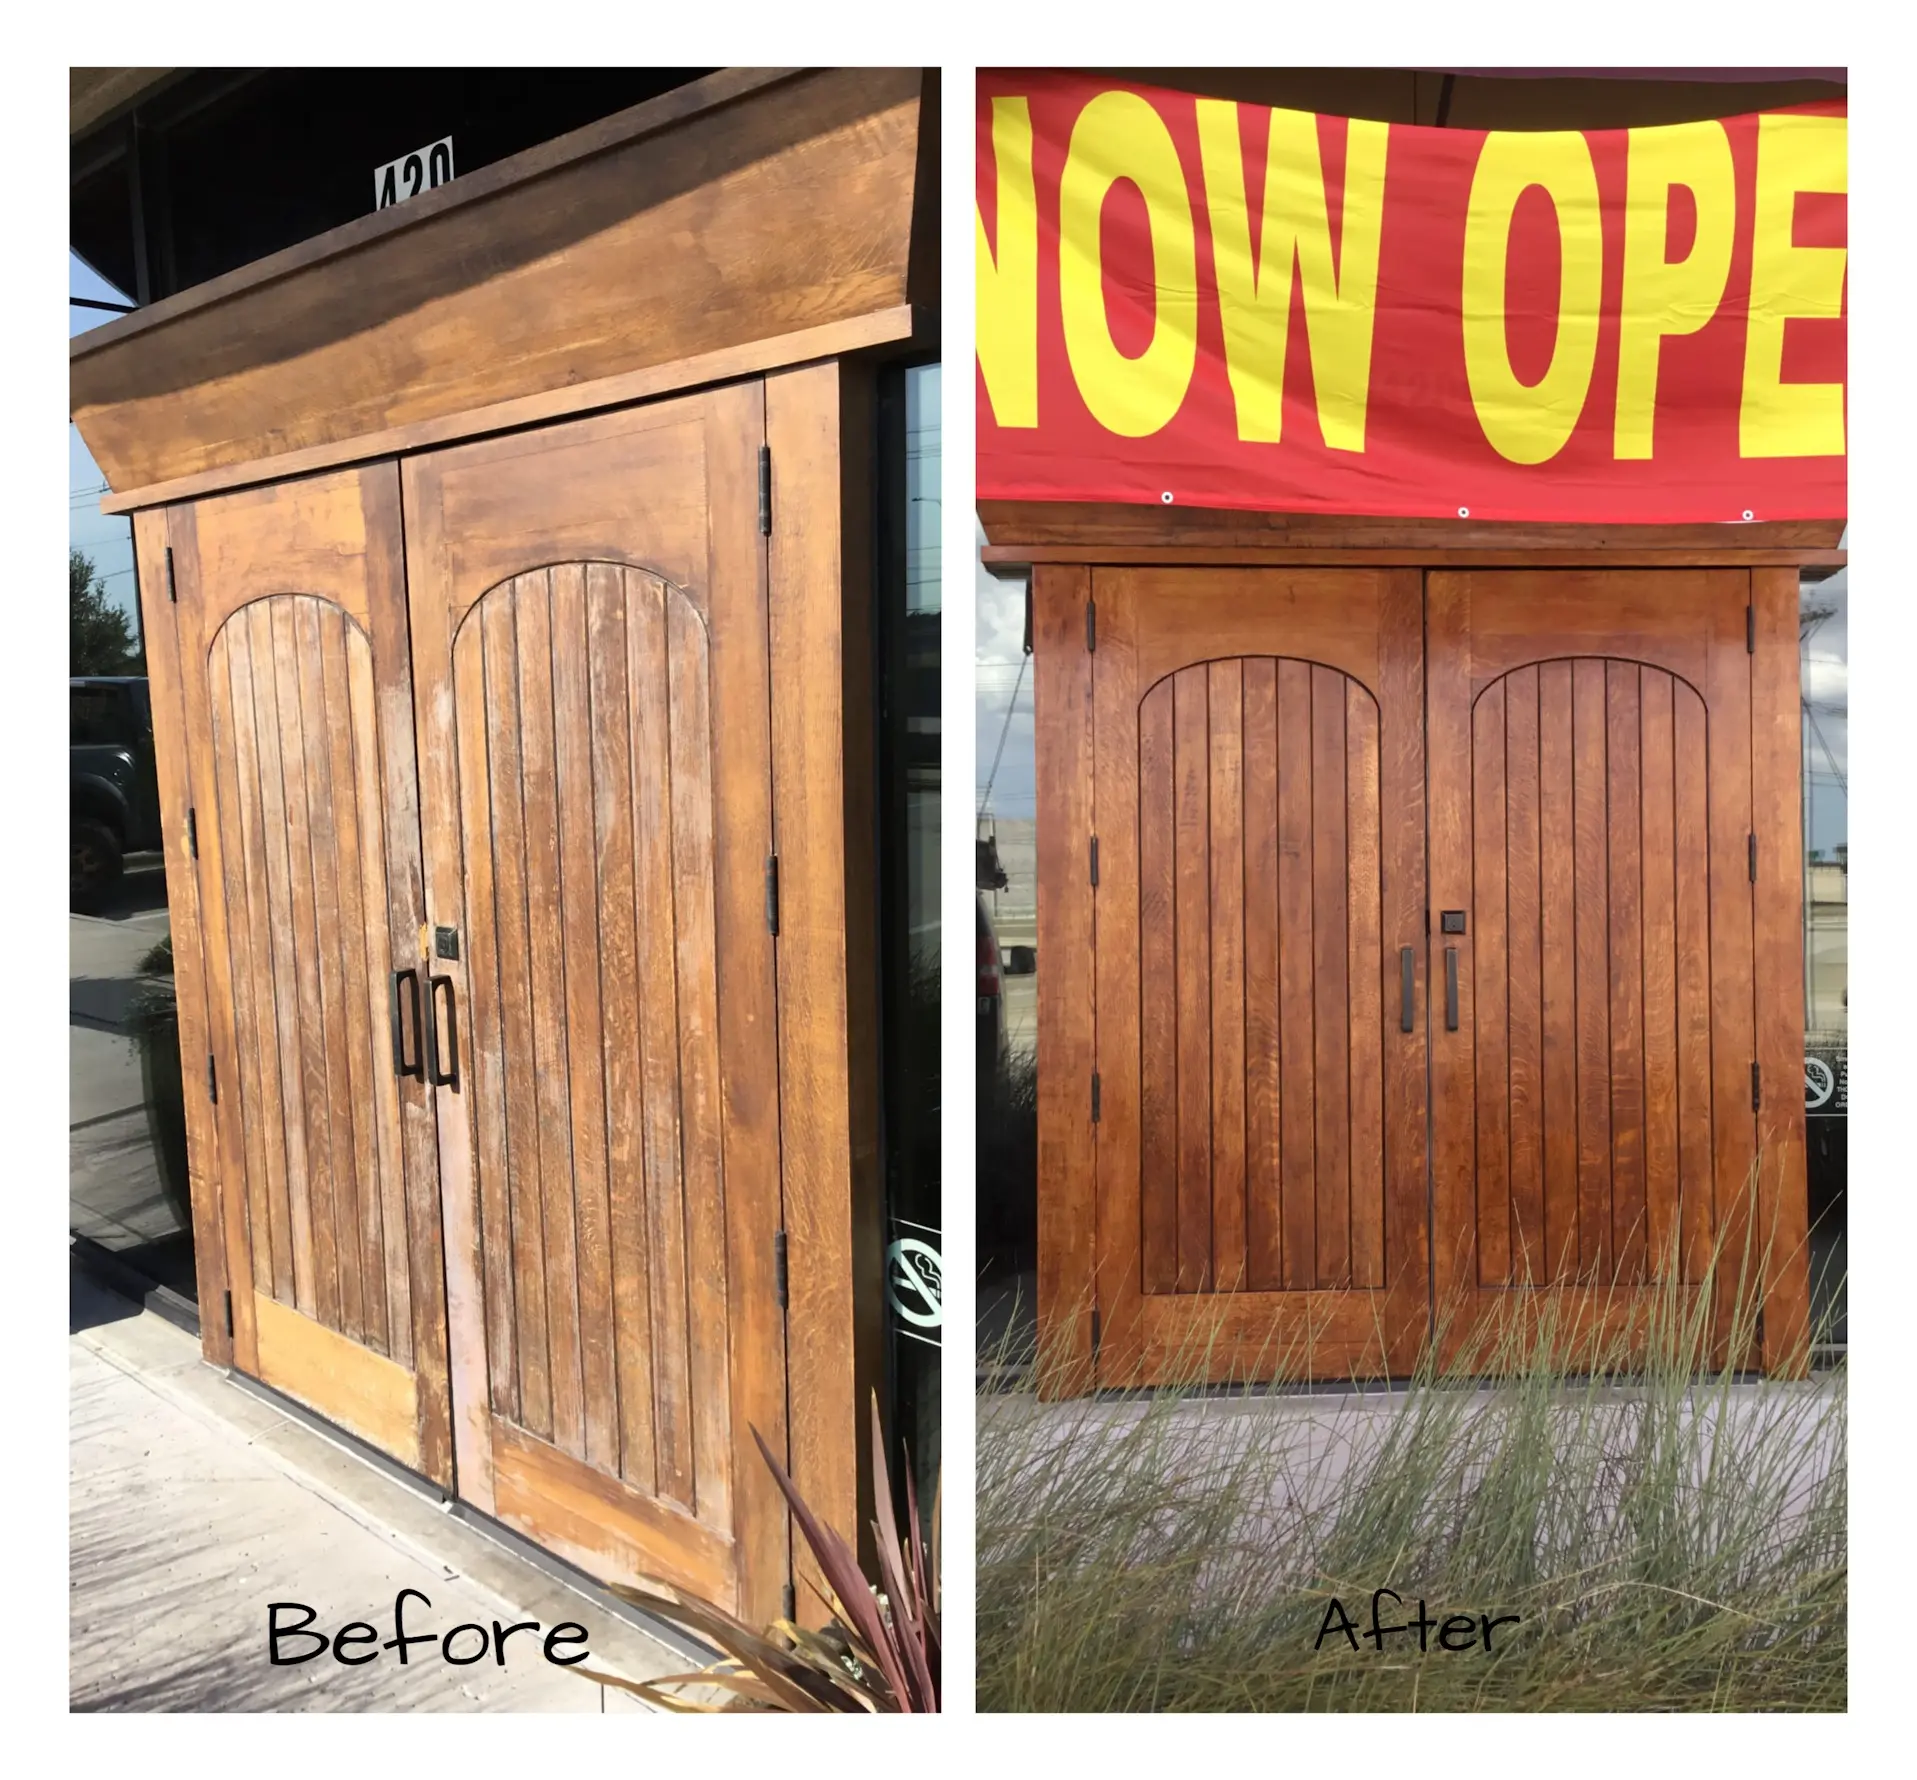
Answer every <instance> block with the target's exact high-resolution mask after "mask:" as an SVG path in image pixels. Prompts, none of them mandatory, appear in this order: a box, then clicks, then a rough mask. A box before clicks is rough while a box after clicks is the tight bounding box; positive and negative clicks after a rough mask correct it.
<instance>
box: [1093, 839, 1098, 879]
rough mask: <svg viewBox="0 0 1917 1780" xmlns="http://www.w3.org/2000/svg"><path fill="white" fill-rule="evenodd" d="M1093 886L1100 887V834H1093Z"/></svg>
mask: <svg viewBox="0 0 1917 1780" xmlns="http://www.w3.org/2000/svg"><path fill="white" fill-rule="evenodd" d="M1092 888H1093V889H1094V890H1096V889H1097V888H1098V836H1097V835H1093V836H1092Z"/></svg>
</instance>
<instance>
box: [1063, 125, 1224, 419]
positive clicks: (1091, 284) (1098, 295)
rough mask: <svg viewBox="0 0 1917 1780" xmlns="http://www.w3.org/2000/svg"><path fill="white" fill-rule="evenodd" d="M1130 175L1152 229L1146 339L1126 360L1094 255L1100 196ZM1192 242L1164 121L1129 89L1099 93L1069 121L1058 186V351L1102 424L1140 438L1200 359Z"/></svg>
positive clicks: (1179, 393) (1181, 391) (1173, 406)
mask: <svg viewBox="0 0 1917 1780" xmlns="http://www.w3.org/2000/svg"><path fill="white" fill-rule="evenodd" d="M1121 179H1129V180H1130V181H1131V182H1132V183H1133V184H1134V185H1136V186H1137V187H1138V189H1139V191H1140V192H1141V193H1143V194H1144V199H1145V214H1146V217H1147V220H1148V222H1149V226H1150V230H1151V246H1152V283H1153V286H1154V291H1153V306H1154V314H1153V327H1152V338H1151V344H1150V345H1149V346H1147V347H1146V348H1145V350H1144V352H1143V353H1141V354H1140V355H1139V356H1138V357H1137V358H1127V357H1126V356H1125V355H1124V354H1123V353H1122V352H1120V351H1119V350H1118V347H1117V346H1116V344H1115V343H1114V342H1113V340H1112V333H1111V326H1110V323H1109V321H1108V319H1107V317H1106V314H1105V286H1104V274H1103V268H1102V266H1101V265H1100V260H1099V217H1100V215H1101V213H1102V212H1103V210H1104V207H1105V194H1106V193H1107V192H1109V191H1110V190H1111V188H1112V186H1113V185H1114V184H1116V183H1117V182H1118V181H1119V180H1121ZM1197 255H1198V248H1197V243H1196V241H1195V240H1194V238H1193V234H1192V218H1191V197H1190V194H1189V193H1188V192H1187V191H1186V189H1185V169H1184V168H1183V166H1182V165H1181V164H1180V163H1179V159H1178V148H1177V145H1176V144H1175V143H1174V142H1173V141H1172V137H1171V131H1170V130H1168V129H1167V128H1166V127H1165V120H1164V119H1163V118H1161V117H1160V116H1159V115H1158V113H1157V112H1156V111H1154V110H1153V109H1152V107H1151V106H1150V105H1149V104H1148V103H1147V102H1146V101H1145V100H1144V99H1141V98H1140V97H1139V96H1138V95H1137V94H1136V93H1100V94H1099V95H1098V97H1097V98H1095V99H1093V100H1092V101H1091V102H1090V103H1089V104H1088V105H1087V106H1086V107H1085V109H1084V110H1083V111H1081V112H1080V113H1079V114H1078V121H1077V123H1075V124H1074V125H1073V126H1072V140H1071V145H1070V146H1069V147H1068V148H1067V150H1066V153H1065V170H1064V172H1063V174H1062V175H1061V176H1060V178H1059V185H1058V287H1059V305H1060V308H1061V309H1062V311H1063V315H1064V322H1065V353H1066V356H1067V357H1068V358H1069V359H1070V360H1071V365H1072V375H1073V377H1074V378H1076V379H1077V382H1078V390H1079V394H1080V395H1082V396H1083V397H1084V398H1085V406H1086V407H1087V408H1088V409H1090V410H1091V413H1092V417H1093V419H1095V420H1096V421H1097V422H1098V424H1099V425H1100V426H1102V427H1104V428H1105V430H1106V431H1107V432H1112V433H1117V434H1118V435H1119V436H1120V437H1121V438H1126V439H1142V438H1144V437H1145V436H1146V435H1147V434H1148V433H1155V432H1157V431H1158V430H1159V428H1160V427H1162V426H1164V425H1165V424H1166V423H1167V422H1169V421H1170V420H1171V418H1172V416H1173V415H1175V414H1176V413H1177V412H1178V410H1179V408H1180V406H1181V405H1182V404H1183V402H1184V400H1185V391H1186V390H1187V389H1189V388H1190V387H1191V378H1192V369H1193V367H1194V366H1195V364H1196V363H1197V359H1198V275H1197Z"/></svg>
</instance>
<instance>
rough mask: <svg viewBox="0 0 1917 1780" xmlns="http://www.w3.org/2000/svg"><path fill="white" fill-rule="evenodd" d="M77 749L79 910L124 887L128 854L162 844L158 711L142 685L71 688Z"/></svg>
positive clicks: (93, 682) (121, 682) (105, 681)
mask: <svg viewBox="0 0 1917 1780" xmlns="http://www.w3.org/2000/svg"><path fill="white" fill-rule="evenodd" d="M69 690H70V695H71V697H70V703H71V717H72V731H73V734H72V745H73V826H72V889H71V900H72V904H73V906H74V907H75V908H86V907H89V906H91V905H92V904H93V903H95V902H97V901H98V900H99V899H100V898H101V897H102V896H104V895H105V893H106V892H107V891H109V890H110V889H112V888H113V886H114V885H115V884H116V883H118V882H119V878H120V871H121V867H122V865H123V864H124V862H125V859H126V855H127V854H129V853H143V852H146V851H148V850H150V849H152V848H156V847H158V846H159V845H160V838H161V837H160V785H159V778H158V775H157V773H156V772H155V769H154V765H153V705H152V701H151V699H150V697H149V695H148V692H147V683H146V681H145V680H144V679H134V678H117V679H110V678H104V677H102V678H98V679H84V680H82V679H76V680H72V681H70V682H69Z"/></svg>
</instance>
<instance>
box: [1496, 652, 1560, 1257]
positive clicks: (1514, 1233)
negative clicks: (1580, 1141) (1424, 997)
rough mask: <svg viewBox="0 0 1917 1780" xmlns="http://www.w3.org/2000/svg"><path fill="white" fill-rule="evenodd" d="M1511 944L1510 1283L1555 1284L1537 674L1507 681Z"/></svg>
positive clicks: (1528, 671) (1522, 671) (1521, 672)
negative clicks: (1547, 1140) (1547, 1160)
mask: <svg viewBox="0 0 1917 1780" xmlns="http://www.w3.org/2000/svg"><path fill="white" fill-rule="evenodd" d="M1504 725H1505V729H1504V733H1505V750H1504V761H1505V764H1504V814H1505V835H1506V842H1505V894H1506V898H1507V908H1506V915H1505V934H1506V945H1507V947H1508V950H1509V953H1510V970H1509V986H1508V990H1507V996H1508V1000H1507V1010H1508V1012H1507V1017H1508V1023H1509V1031H1510V1045H1509V1051H1510V1084H1511V1085H1510V1106H1511V1278H1512V1281H1513V1283H1514V1284H1520V1285H1537V1284H1541V1283H1542V1282H1543V1281H1545V1280H1547V1279H1549V1278H1551V1276H1552V1266H1551V1262H1550V1259H1549V1248H1548V1244H1547V1240H1546V1233H1545V1221H1544V990H1543V955H1542V950H1541V947H1542V942H1543V904H1542V883H1541V878H1540V857H1541V855H1540V839H1539V814H1540V811H1539V798H1538V669H1537V668H1535V667H1526V668H1519V669H1518V670H1517V671H1516V672H1515V673H1512V674H1510V675H1508V676H1507V677H1506V679H1505V683H1504Z"/></svg>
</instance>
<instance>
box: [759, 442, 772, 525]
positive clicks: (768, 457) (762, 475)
mask: <svg viewBox="0 0 1917 1780" xmlns="http://www.w3.org/2000/svg"><path fill="white" fill-rule="evenodd" d="M759 536H760V537H762V538H769V537H771V536H772V447H771V446H770V445H761V446H760V447H759Z"/></svg>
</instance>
